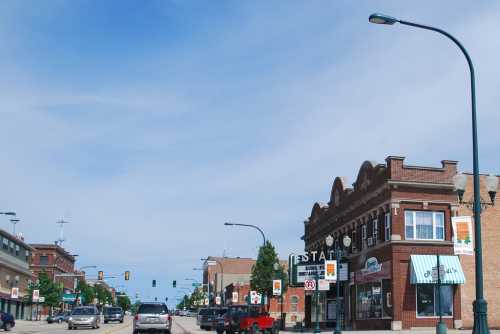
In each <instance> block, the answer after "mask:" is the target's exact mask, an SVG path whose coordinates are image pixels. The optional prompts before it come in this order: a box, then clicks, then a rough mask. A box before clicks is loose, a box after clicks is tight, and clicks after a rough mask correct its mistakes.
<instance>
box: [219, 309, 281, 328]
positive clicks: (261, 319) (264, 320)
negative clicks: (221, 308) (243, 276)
mask: <svg viewBox="0 0 500 334" xmlns="http://www.w3.org/2000/svg"><path fill="white" fill-rule="evenodd" d="M216 331H217V334H222V333H224V332H225V333H226V334H234V333H241V334H258V333H266V334H277V333H278V332H279V326H278V324H277V323H276V321H275V320H274V318H272V317H270V316H269V314H268V313H267V312H265V310H264V307H263V306H261V305H232V306H229V308H228V311H227V313H226V314H224V315H223V316H221V317H219V318H218V319H217V327H216Z"/></svg>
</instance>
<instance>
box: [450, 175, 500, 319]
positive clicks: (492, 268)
mask: <svg viewBox="0 0 500 334" xmlns="http://www.w3.org/2000/svg"><path fill="white" fill-rule="evenodd" d="M484 179H485V176H481V178H480V183H481V198H482V199H483V200H484V201H487V202H489V201H490V198H489V195H488V193H487V191H486V189H485V181H484ZM472 198H473V183H472V175H469V177H468V182H467V187H466V190H465V193H464V201H470V200H472ZM497 203H500V201H497ZM499 205H500V204H497V206H494V207H488V208H487V209H486V210H484V211H483V213H482V215H481V229H482V231H481V232H482V233H481V235H482V250H483V269H484V270H483V282H484V295H485V298H486V300H487V301H488V325H489V326H490V328H500V260H499V256H500V243H499V242H498V240H499V238H500V206H499ZM458 215H459V216H472V211H471V210H470V209H469V208H467V207H466V206H465V205H461V206H460V208H459V210H458ZM460 262H461V263H462V266H463V269H464V272H465V279H466V283H465V285H464V286H463V287H462V319H463V325H464V327H465V328H471V327H472V325H473V321H474V318H473V312H472V302H473V301H474V299H475V297H476V292H475V284H476V280H475V261H474V256H465V255H464V256H461V257H460Z"/></svg>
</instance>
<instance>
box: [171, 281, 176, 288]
mask: <svg viewBox="0 0 500 334" xmlns="http://www.w3.org/2000/svg"><path fill="white" fill-rule="evenodd" d="M172 286H173V287H174V288H175V287H177V281H176V280H174V281H173V282H172Z"/></svg>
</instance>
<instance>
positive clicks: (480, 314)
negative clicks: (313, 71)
mask: <svg viewBox="0 0 500 334" xmlns="http://www.w3.org/2000/svg"><path fill="white" fill-rule="evenodd" d="M369 20H370V22H372V23H378V24H394V23H395V22H399V23H401V24H404V25H407V26H411V27H416V28H421V29H425V30H431V31H435V32H437V33H440V34H441V35H444V36H446V37H447V38H449V39H450V40H452V41H453V43H455V45H456V46H458V48H459V49H460V51H462V53H463V55H464V56H465V59H466V60H467V64H468V65H469V70H470V86H471V107H472V163H473V186H474V209H473V210H474V234H475V238H476V240H475V241H476V244H475V247H474V248H475V249H474V250H475V252H474V253H475V262H476V270H475V271H476V277H475V278H476V300H475V301H474V304H473V305H474V306H473V309H474V327H473V330H472V333H473V334H485V333H489V329H488V317H487V308H488V306H487V303H486V300H485V299H484V295H483V258H482V241H481V195H480V188H479V186H480V185H479V152H478V151H479V149H478V140H477V117H476V85H475V80H476V79H475V74H474V66H473V64H472V60H471V58H470V56H469V53H468V52H467V50H466V49H465V47H464V46H463V45H462V43H460V42H459V41H458V39H456V38H455V37H454V36H452V35H451V34H449V33H448V32H446V31H444V30H442V29H439V28H436V27H431V26H428V25H424V24H419V23H414V22H409V21H405V20H399V19H395V18H392V17H390V16H387V15H383V14H372V15H371V16H370V18H369Z"/></svg>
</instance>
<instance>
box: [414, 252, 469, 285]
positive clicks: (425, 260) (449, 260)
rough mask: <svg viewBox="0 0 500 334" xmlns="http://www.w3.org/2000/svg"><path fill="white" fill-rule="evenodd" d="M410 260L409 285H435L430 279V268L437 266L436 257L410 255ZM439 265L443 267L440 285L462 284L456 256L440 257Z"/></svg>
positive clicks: (462, 279)
mask: <svg viewBox="0 0 500 334" xmlns="http://www.w3.org/2000/svg"><path fill="white" fill-rule="evenodd" d="M410 258H411V277H410V283H411V284H436V283H437V280H433V279H432V268H434V267H436V266H437V256H436V255H410ZM439 264H440V265H443V266H444V272H445V275H444V277H441V283H442V284H464V283H465V275H464V272H463V270H462V266H461V265H460V260H459V258H458V256H455V255H440V256H439Z"/></svg>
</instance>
